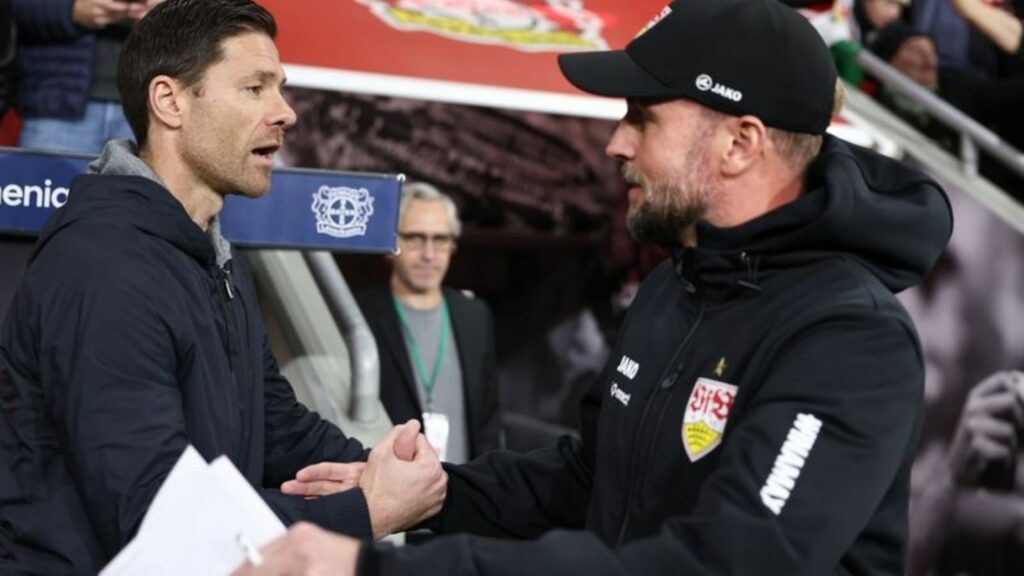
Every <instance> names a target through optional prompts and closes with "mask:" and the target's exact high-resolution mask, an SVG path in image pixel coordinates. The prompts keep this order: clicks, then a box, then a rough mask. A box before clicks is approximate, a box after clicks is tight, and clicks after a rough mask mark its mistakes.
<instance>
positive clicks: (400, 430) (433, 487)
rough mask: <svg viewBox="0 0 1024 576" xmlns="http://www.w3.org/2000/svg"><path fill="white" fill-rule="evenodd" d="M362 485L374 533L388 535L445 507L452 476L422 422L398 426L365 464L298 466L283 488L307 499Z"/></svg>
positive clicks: (374, 450)
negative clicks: (297, 470) (426, 434)
mask: <svg viewBox="0 0 1024 576" xmlns="http://www.w3.org/2000/svg"><path fill="white" fill-rule="evenodd" d="M356 487H358V488H361V489H362V490H363V495H364V497H365V498H366V506H367V508H368V509H369V512H370V525H371V526H372V528H373V537H374V538H375V539H376V538H383V537H384V536H387V535H388V534H391V533H394V532H401V531H402V530H406V529H408V528H410V527H412V526H415V525H417V524H419V523H420V522H423V521H424V520H426V519H428V518H430V517H432V516H434V515H435V514H437V513H438V512H440V511H441V506H442V505H443V504H444V498H445V494H446V492H447V487H448V475H447V474H446V473H445V471H444V468H442V467H441V462H440V461H439V460H438V459H437V455H436V454H435V453H434V450H433V449H432V448H431V447H430V444H428V443H427V440H426V438H424V437H423V435H422V434H420V423H419V421H417V420H409V421H408V422H406V423H405V424H401V425H399V426H395V427H394V428H393V429H392V430H391V432H390V433H388V435H387V436H385V437H384V439H383V440H381V441H380V442H378V443H377V445H376V446H374V448H373V450H372V451H370V457H369V458H368V459H367V461H366V462H365V463H363V462H351V463H335V462H321V463H319V464H314V465H312V466H307V467H306V468H303V469H302V470H299V472H298V474H296V477H295V479H294V480H289V481H288V482H285V483H284V484H282V485H281V492H283V493H285V494H292V495H297V496H305V497H307V498H316V497H319V496H327V495H330V494H335V493H337V492H344V491H345V490H351V489H352V488H356Z"/></svg>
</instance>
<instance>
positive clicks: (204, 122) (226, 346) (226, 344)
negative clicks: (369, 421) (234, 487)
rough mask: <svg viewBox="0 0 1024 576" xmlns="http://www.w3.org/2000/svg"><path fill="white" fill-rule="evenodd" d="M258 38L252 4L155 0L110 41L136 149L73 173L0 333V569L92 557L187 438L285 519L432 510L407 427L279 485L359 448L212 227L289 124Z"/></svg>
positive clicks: (104, 552)
mask: <svg viewBox="0 0 1024 576" xmlns="http://www.w3.org/2000/svg"><path fill="white" fill-rule="evenodd" d="M275 33H276V25H275V23H274V19H273V17H272V16H271V15H270V14H269V13H268V12H266V11H265V10H264V9H263V8H261V7H259V6H258V5H256V4H254V3H252V2H250V1H249V0H168V1H167V2H165V3H163V4H160V5H159V6H157V7H156V8H154V10H153V11H152V12H150V14H149V15H148V16H147V17H146V18H145V19H143V20H142V21H141V22H140V23H139V25H138V26H136V27H135V28H134V29H133V31H132V33H131V35H130V36H129V38H128V40H127V41H126V43H125V46H124V51H123V52H122V55H121V60H120V69H119V75H118V83H119V89H120V91H121V94H122V96H123V101H124V104H125V112H126V115H127V117H128V118H129V119H130V121H131V124H132V128H133V131H134V133H135V135H136V137H137V139H138V146H139V147H138V149H136V148H135V146H134V144H132V143H131V142H124V141H115V142H112V143H110V144H109V145H108V146H107V147H106V149H105V151H104V154H103V155H102V156H101V157H100V159H99V160H98V161H96V162H95V163H94V164H93V165H92V166H91V167H90V168H91V172H92V174H89V175H86V176H80V177H78V178H76V179H75V181H74V183H73V184H72V187H71V194H70V195H69V201H68V203H67V205H65V206H64V207H63V208H62V209H61V210H60V211H58V212H57V213H56V214H55V215H54V217H53V218H52V219H51V220H50V222H49V223H48V224H47V227H46V229H45V230H44V231H43V233H42V235H41V237H40V238H39V241H38V243H37V245H36V247H35V250H34V252H33V254H32V257H31V263H30V265H29V269H28V271H27V273H26V275H25V277H24V279H23V281H22V283H21V285H20V286H19V289H18V292H17V294H16V295H15V297H14V300H13V302H12V304H11V308H10V310H9V313H8V316H7V321H6V324H5V326H4V328H3V332H2V334H0V401H2V402H3V412H2V417H0V438H2V443H0V460H2V461H3V463H2V464H0V572H2V573H4V574H10V573H31V574H95V573H96V572H97V571H99V569H100V568H101V567H102V566H103V565H104V564H105V563H106V562H107V561H108V560H109V559H110V558H111V557H112V556H113V555H114V554H116V553H117V552H118V550H119V549H120V548H121V547H123V546H124V545H125V544H127V542H128V541H129V540H130V539H131V538H132V536H133V535H134V533H135V532H136V530H137V529H138V527H139V523H140V522H141V520H142V518H143V516H144V515H145V513H146V510H147V508H148V506H149V504H150V502H151V500H152V499H153V497H154V495H155V493H156V491H157V490H158V489H159V488H160V485H161V483H162V482H163V480H164V478H165V477H166V476H167V474H168V473H169V472H170V470H171V468H172V467H173V466H174V464H175V462H176V461H177V459H178V457H179V456H180V455H181V453H182V451H183V450H184V449H185V447H186V446H188V445H189V444H192V445H194V446H195V447H196V448H197V449H198V451H199V452H200V453H201V454H202V455H203V456H204V457H205V458H207V459H213V458H214V457H217V456H219V455H222V454H226V455H227V456H228V457H229V458H230V459H231V461H232V462H233V463H234V465H235V466H236V467H237V468H238V469H239V470H240V471H241V473H242V474H243V475H244V476H245V477H246V478H247V479H248V480H249V482H250V483H251V484H252V485H253V486H254V487H256V488H257V489H258V490H260V493H261V495H262V496H263V498H264V500H265V501H266V502H267V504H269V505H270V507H271V508H272V509H273V510H274V511H275V512H276V513H277V514H278V515H279V516H280V517H281V518H282V519H283V520H284V521H285V522H287V523H290V522H294V521H296V520H301V519H307V520H312V521H314V522H317V523H319V524H321V525H323V526H326V527H329V528H332V529H334V530H338V531H341V532H345V533H348V534H351V535H354V536H357V537H363V538H369V537H370V536H371V535H372V536H381V535H383V534H386V533H388V532H391V531H393V530H397V529H399V528H402V527H404V526H406V525H409V524H412V523H415V522H418V521H419V520H421V519H422V518H423V517H425V516H427V515H429V514H430V513H432V512H436V510H437V509H438V508H440V504H441V500H442V499H443V494H444V483H445V481H444V473H443V471H442V470H441V467H440V463H439V462H438V461H437V459H436V457H434V456H433V453H432V452H431V451H430V449H429V447H428V446H427V445H426V442H425V440H423V439H422V438H419V439H418V440H417V444H418V448H419V449H418V450H417V451H416V454H415V457H414V458H413V459H412V460H411V461H399V460H395V459H393V458H392V459H390V460H388V461H384V462H381V461H380V459H379V458H377V457H375V456H374V455H373V454H371V455H370V456H369V463H368V464H367V465H366V466H367V468H366V471H365V473H364V474H363V475H362V478H361V480H360V482H359V486H358V487H357V488H354V489H350V490H348V491H345V492H341V493H338V494H334V495H331V496H326V497H324V498H320V499H317V500H307V499H305V498H303V497H302V496H294V495H287V494H284V493H282V492H281V491H280V490H278V489H277V487H278V486H280V485H281V484H282V483H283V482H285V481H287V480H289V479H291V478H293V477H294V476H295V475H296V473H297V471H298V470H300V469H301V468H303V467H305V466H307V465H309V464H312V463H315V462H319V461H323V460H333V461H338V462H353V461H362V460H366V459H367V454H366V451H365V450H364V449H363V447H362V446H361V445H360V444H359V442H357V441H355V440H352V439H349V438H347V437H346V436H345V435H344V434H342V433H341V432H340V431H339V430H338V429H337V428H336V427H334V426H333V425H331V424H329V423H327V422H325V421H323V420H321V419H320V418H319V417H318V416H317V415H316V414H313V413H311V412H309V411H307V410H306V409H305V408H304V407H303V406H301V405H300V404H299V403H298V402H297V401H296V400H295V396H294V394H293V393H292V390H291V387H290V386H289V384H288V382H287V381H286V380H285V379H284V378H283V377H282V376H281V375H280V373H279V372H278V368H277V364H276V362H275V360H274V357H273V355H272V354H271V353H270V350H269V347H268V345H267V337H266V333H265V331H264V328H263V325H262V322H261V319H260V315H259V306H258V305H257V302H256V293H255V290H254V288H253V284H252V279H251V277H250V274H249V271H248V270H247V269H246V267H245V265H244V264H243V261H242V260H241V259H240V258H238V257H237V256H236V254H235V253H234V252H233V250H232V248H231V246H230V245H229V244H228V243H227V242H226V241H225V240H224V239H223V238H222V237H221V235H220V233H219V224H218V220H217V214H218V213H219V211H220V209H221V206H222V205H223V202H224V197H225V196H226V195H228V194H241V195H243V196H247V197H250V198H256V197H259V196H262V195H263V194H264V193H266V192H267V190H268V188H269V186H270V171H271V157H272V155H273V153H274V152H275V151H276V150H277V149H278V148H279V147H280V145H281V142H282V138H283V137H284V133H285V131H286V130H287V129H288V128H290V127H291V126H292V125H293V124H294V123H295V113H294V112H293V111H292V109H291V108H290V107H289V106H288V104H287V103H286V102H285V100H284V98H283V96H282V92H281V88H282V85H283V84H284V72H283V69H282V67H281V64H280V62H279V59H278V55H277V49H276V47H275V46H274V42H273V37H274V35H275ZM410 427H411V428H413V429H416V428H417V427H418V426H417V425H416V424H415V423H413V424H411V425H410ZM395 436H396V434H395V433H392V434H391V435H390V436H389V437H388V439H387V440H386V441H385V442H383V443H382V445H381V446H380V447H379V448H378V449H375V453H378V452H379V451H381V450H383V451H386V452H387V453H388V454H389V455H391V454H393V444H394V442H395ZM378 463H379V464H380V465H378ZM382 477H386V478H387V479H388V482H387V483H381V482H379V481H377V480H378V479H379V478H382Z"/></svg>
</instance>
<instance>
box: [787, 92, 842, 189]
mask: <svg viewBox="0 0 1024 576" xmlns="http://www.w3.org/2000/svg"><path fill="white" fill-rule="evenodd" d="M845 104H846V86H845V85H844V84H843V81H842V80H838V79H837V80H836V90H835V94H834V95H833V97H832V115H833V116H835V115H837V114H839V113H840V112H841V111H842V110H843V106H844V105H845ZM768 138H769V139H770V140H771V141H772V142H773V143H774V144H775V148H776V149H777V150H778V151H779V156H781V157H782V158H784V159H786V160H787V161H788V162H789V163H790V165H791V166H794V167H796V168H800V169H803V168H806V167H807V165H808V164H810V163H811V161H812V160H814V159H815V158H816V157H817V156H818V153H819V152H821V144H822V142H824V140H825V138H824V137H823V136H822V135H821V134H804V133H801V132H788V131H786V130H779V129H778V128H768Z"/></svg>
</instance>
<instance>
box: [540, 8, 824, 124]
mask: <svg viewBox="0 0 1024 576" xmlns="http://www.w3.org/2000/svg"><path fill="white" fill-rule="evenodd" d="M558 64H559V66H560V67H561V69H562V74H564V75H565V77H566V78H567V79H568V80H569V82H572V84H573V85H575V86H576V87H577V88H579V89H581V90H583V91H585V92H590V93H592V94H597V95H600V96H612V97H619V98H635V99H667V98H687V99H690V100H693V101H695V102H699V103H700V104H703V105H704V106H707V107H708V108H713V109H715V110H718V111H720V112H723V113H725V114H730V115H733V116H741V115H744V114H751V115H754V116H757V117H758V118H760V119H761V121H762V122H764V123H765V125H767V126H772V127H775V128H780V129H782V130H788V131H791V132H805V133H810V134H821V133H823V132H824V131H825V129H826V128H827V127H828V124H829V120H830V119H831V117H832V100H833V98H834V96H835V85H836V68H835V64H834V63H833V62H832V54H831V52H830V51H829V49H828V46H826V45H825V42H824V40H823V39H822V38H821V36H820V35H819V34H818V32H817V31H815V29H814V27H812V26H811V24H810V23H809V22H808V21H807V19H806V18H804V17H803V16H801V15H800V14H799V13H797V12H796V11H794V10H793V9H792V8H789V7H788V6H786V5H784V4H782V3H781V2H779V1H778V0H677V1H675V2H672V3H671V4H669V5H668V6H667V7H666V8H665V9H664V10H662V12H661V13H660V14H658V15H657V16H656V17H655V18H654V19H653V20H652V21H651V23H650V24H648V25H647V27H646V28H645V29H644V30H643V31H641V33H640V34H639V35H638V36H637V37H636V38H634V39H633V41H632V42H630V43H629V44H628V45H627V46H626V49H625V50H612V51H604V52H584V53H579V54H563V55H561V56H559V57H558Z"/></svg>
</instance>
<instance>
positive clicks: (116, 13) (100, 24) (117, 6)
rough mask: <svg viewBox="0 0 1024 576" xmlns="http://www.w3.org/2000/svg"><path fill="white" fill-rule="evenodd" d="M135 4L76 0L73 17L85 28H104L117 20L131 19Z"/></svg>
mask: <svg viewBox="0 0 1024 576" xmlns="http://www.w3.org/2000/svg"><path fill="white" fill-rule="evenodd" d="M142 4H143V5H144V4H145V3H142ZM134 6H135V4H129V3H127V2H120V1H119V0H75V4H74V6H73V7H72V9H71V10H72V12H71V17H72V19H74V21H75V24H78V25H79V26H81V27H83V28H88V29H90V30H102V29H103V28H106V27H107V26H110V25H111V24H113V23H115V22H120V21H122V20H127V19H129V18H130V17H131V12H132V10H133V9H135V8H133V7H134Z"/></svg>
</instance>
